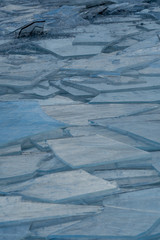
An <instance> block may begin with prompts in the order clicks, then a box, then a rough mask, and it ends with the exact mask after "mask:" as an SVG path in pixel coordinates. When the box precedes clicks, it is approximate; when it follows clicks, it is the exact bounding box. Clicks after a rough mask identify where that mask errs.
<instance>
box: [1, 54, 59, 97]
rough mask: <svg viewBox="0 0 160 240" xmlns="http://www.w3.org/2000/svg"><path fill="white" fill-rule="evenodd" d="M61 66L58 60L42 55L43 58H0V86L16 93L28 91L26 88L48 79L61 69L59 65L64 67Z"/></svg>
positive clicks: (22, 56) (26, 56)
mask: <svg viewBox="0 0 160 240" xmlns="http://www.w3.org/2000/svg"><path fill="white" fill-rule="evenodd" d="M61 64H62V63H61ZM61 64H60V65H59V63H58V62H57V60H56V59H55V58H54V57H53V56H49V55H42V56H41V57H37V56H28V55H14V56H13V55H9V56H8V57H6V56H0V71H1V76H0V86H2V87H8V88H9V89H13V90H14V91H16V93H17V92H19V91H22V90H26V87H27V88H32V87H33V86H34V85H35V84H38V82H40V81H41V80H44V79H46V75H48V74H49V73H50V72H52V71H53V69H55V70H56V69H57V68H59V67H58V65H59V66H62V65H63V64H62V65H61ZM10 69H12V71H11V70H10ZM31 69H32V71H31ZM6 93H7V92H6Z"/></svg>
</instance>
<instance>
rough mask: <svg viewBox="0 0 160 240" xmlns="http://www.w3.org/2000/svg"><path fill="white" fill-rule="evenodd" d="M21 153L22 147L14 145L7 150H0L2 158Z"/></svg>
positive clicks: (6, 148)
mask: <svg viewBox="0 0 160 240" xmlns="http://www.w3.org/2000/svg"><path fill="white" fill-rule="evenodd" d="M20 153H21V145H19V144H18V145H13V146H9V147H5V148H0V156H8V155H15V154H16V155H17V154H20Z"/></svg>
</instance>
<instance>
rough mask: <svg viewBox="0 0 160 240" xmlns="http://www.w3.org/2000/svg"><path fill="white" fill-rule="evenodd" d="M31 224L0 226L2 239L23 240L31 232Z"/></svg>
mask: <svg viewBox="0 0 160 240" xmlns="http://www.w3.org/2000/svg"><path fill="white" fill-rule="evenodd" d="M29 228H30V224H29V223H27V224H19V225H17V226H5V227H0V240H12V239H15V240H21V239H22V238H24V237H26V236H27V235H28V233H29Z"/></svg>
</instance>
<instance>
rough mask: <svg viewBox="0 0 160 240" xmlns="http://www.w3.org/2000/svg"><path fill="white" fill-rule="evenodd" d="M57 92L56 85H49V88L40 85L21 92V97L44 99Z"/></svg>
mask: <svg viewBox="0 0 160 240" xmlns="http://www.w3.org/2000/svg"><path fill="white" fill-rule="evenodd" d="M58 92H59V89H58V88H56V87H50V88H49V89H44V88H41V87H34V88H33V89H31V90H26V91H23V92H21V94H22V95H23V97H22V98H31V99H32V98H34V99H35V98H39V99H46V98H49V97H51V96H52V97H53V96H54V95H56V94H57V93H58Z"/></svg>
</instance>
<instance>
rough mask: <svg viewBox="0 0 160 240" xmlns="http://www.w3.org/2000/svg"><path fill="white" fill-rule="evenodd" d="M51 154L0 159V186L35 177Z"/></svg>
mask: <svg viewBox="0 0 160 240" xmlns="http://www.w3.org/2000/svg"><path fill="white" fill-rule="evenodd" d="M48 156H49V154H46V153H40V154H23V155H17V156H6V157H0V166H1V167H0V184H6V183H14V182H20V181H22V180H26V179H28V178H31V177H33V176H34V174H35V173H36V171H37V170H38V169H39V166H40V163H41V161H42V160H43V159H46V158H47V157H48Z"/></svg>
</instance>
